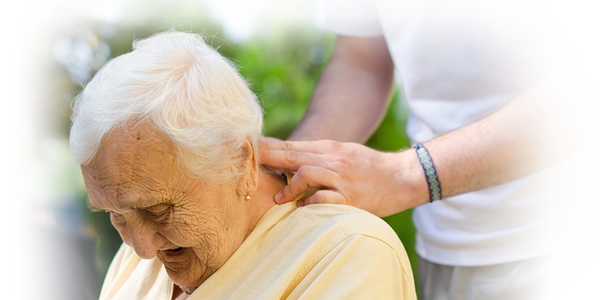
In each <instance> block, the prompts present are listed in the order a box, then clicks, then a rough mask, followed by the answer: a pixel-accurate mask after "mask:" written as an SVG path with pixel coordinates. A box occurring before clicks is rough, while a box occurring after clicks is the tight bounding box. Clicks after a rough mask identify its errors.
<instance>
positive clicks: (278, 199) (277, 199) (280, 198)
mask: <svg viewBox="0 0 600 300" xmlns="http://www.w3.org/2000/svg"><path fill="white" fill-rule="evenodd" d="M273 200H275V203H277V204H281V202H282V201H283V192H279V193H277V194H275V196H274V197H273Z"/></svg>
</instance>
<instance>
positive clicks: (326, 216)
mask: <svg viewBox="0 0 600 300" xmlns="http://www.w3.org/2000/svg"><path fill="white" fill-rule="evenodd" d="M172 290H173V283H172V281H171V280H170V279H169V278H168V276H167V273H166V271H165V269H164V267H163V266H162V265H161V263H160V262H159V261H158V260H157V259H151V260H142V259H140V258H139V257H138V256H137V255H136V254H135V252H134V251H133V250H132V249H131V248H130V247H128V246H127V245H123V246H122V247H121V249H120V250H119V252H118V253H117V255H116V256H115V258H114V260H113V263H112V264H111V267H110V269H109V272H108V274H107V276H106V279H105V282H104V285H103V287H102V292H101V295H100V299H101V300H104V299H113V300H120V299H127V300H132V299H157V300H162V299H165V300H167V299H171V294H172ZM188 299H190V300H200V299H310V300H314V299H404V300H413V299H416V293H415V287H414V282H413V275H412V271H411V268H410V263H409V261H408V258H407V256H406V252H405V250H404V247H403V246H402V243H401V242H400V240H399V239H398V237H397V235H396V234H395V233H394V231H393V230H392V229H391V228H390V227H389V226H388V225H387V224H386V223H385V222H384V221H382V220H381V219H379V218H377V217H376V216H374V215H371V214H369V213H367V212H365V211H362V210H359V209H357V208H354V207H350V206H345V205H333V204H322V205H309V206H306V207H301V208H296V205H295V203H287V204H284V205H280V206H275V207H273V208H272V209H271V210H270V211H269V212H267V214H265V216H264V217H263V218H262V219H261V221H260V222H259V223H258V225H257V226H256V228H255V229H254V230H253V231H252V233H251V234H250V235H249V236H248V238H247V239H246V240H245V241H244V242H243V243H242V245H241V246H240V248H239V249H238V250H237V251H236V252H235V253H234V254H233V255H232V256H231V257H230V258H229V260H228V261H227V262H226V263H225V264H224V265H223V267H221V269H219V270H218V271H217V272H216V273H214V274H213V275H212V276H211V277H210V278H209V279H208V280H207V281H205V282H204V283H203V284H202V285H201V286H200V287H199V288H198V289H197V290H196V291H195V292H194V293H193V294H192V295H190V297H189V298H188Z"/></svg>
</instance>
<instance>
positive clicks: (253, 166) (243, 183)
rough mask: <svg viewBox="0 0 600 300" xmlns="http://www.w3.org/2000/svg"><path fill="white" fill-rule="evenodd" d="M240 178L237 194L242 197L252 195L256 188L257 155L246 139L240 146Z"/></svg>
mask: <svg viewBox="0 0 600 300" xmlns="http://www.w3.org/2000/svg"><path fill="white" fill-rule="evenodd" d="M242 155H243V156H242V157H243V160H242V166H241V170H242V176H241V177H240V180H239V182H238V188H237V193H238V195H240V196H242V197H246V196H248V195H250V196H251V195H252V194H254V193H255V192H256V189H257V188H258V168H259V167H258V153H256V148H255V147H254V145H253V144H252V142H250V140H248V139H246V140H245V141H244V144H243V145H242Z"/></svg>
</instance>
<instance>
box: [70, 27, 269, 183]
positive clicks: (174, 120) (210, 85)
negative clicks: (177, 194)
mask: <svg viewBox="0 0 600 300" xmlns="http://www.w3.org/2000/svg"><path fill="white" fill-rule="evenodd" d="M262 120H263V112H262V109H261V107H260V105H259V103H258V102H257V99H256V96H255V95H254V94H253V93H252V92H251V91H250V89H249V88H248V85H247V83H246V82H245V81H244V79H243V78H242V77H241V76H240V74H239V73H238V71H237V69H236V68H235V67H234V66H233V65H232V64H231V63H230V62H229V61H228V60H227V59H225V58H224V57H222V56H221V55H220V54H219V53H218V52H217V51H216V50H215V49H213V48H211V47H210V46H208V45H207V44H206V43H205V42H204V40H203V39H202V37H201V36H199V35H196V34H191V33H183V32H175V31H169V32H164V33H159V34H156V35H154V36H152V37H150V38H147V39H144V40H139V41H135V42H134V43H133V51H132V52H129V53H127V54H123V55H121V56H119V57H117V58H115V59H113V60H111V61H110V62H108V63H107V64H106V65H105V66H104V67H102V69H101V70H100V71H98V73H97V74H96V75H95V77H94V78H93V79H92V81H90V82H89V83H88V84H87V86H86V87H85V89H84V90H83V91H82V92H81V93H80V94H79V95H78V96H77V97H76V98H75V101H74V105H73V115H72V121H73V125H72V127H71V134H70V143H71V152H72V153H73V156H74V157H75V160H76V161H77V163H78V164H80V165H85V164H87V163H89V162H90V161H91V160H92V159H93V157H94V156H95V155H96V152H97V151H98V149H99V147H100V143H101V142H102V139H103V137H104V136H105V135H106V134H107V133H109V132H110V131H111V130H114V129H116V128H119V127H122V126H126V125H127V124H128V123H131V122H132V121H134V122H150V124H153V126H154V127H155V129H157V130H158V131H159V132H162V133H163V134H164V135H165V136H166V137H168V138H169V139H170V140H171V141H172V142H173V143H174V145H175V146H176V147H177V151H178V160H179V163H180V164H181V165H183V166H185V167H186V168H187V169H188V170H190V171H191V172H192V173H194V174H195V175H197V176H199V177H202V178H212V179H225V178H232V177H233V176H236V175H238V176H239V175H241V174H232V169H231V168H230V167H229V166H230V165H231V163H235V164H238V165H239V164H241V163H242V160H243V159H245V158H246V154H245V152H244V143H246V140H248V141H250V142H251V144H252V146H253V147H254V149H255V151H256V150H257V145H258V138H259V137H260V134H261V130H262ZM246 150H247V149H246ZM256 153H258V152H256ZM233 173H235V172H233Z"/></svg>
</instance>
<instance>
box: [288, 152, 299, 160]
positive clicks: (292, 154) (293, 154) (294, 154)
mask: <svg viewBox="0 0 600 300" xmlns="http://www.w3.org/2000/svg"><path fill="white" fill-rule="evenodd" d="M297 158H298V152H296V151H287V152H286V153H285V159H286V160H287V161H290V162H294V161H296V159H297Z"/></svg>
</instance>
